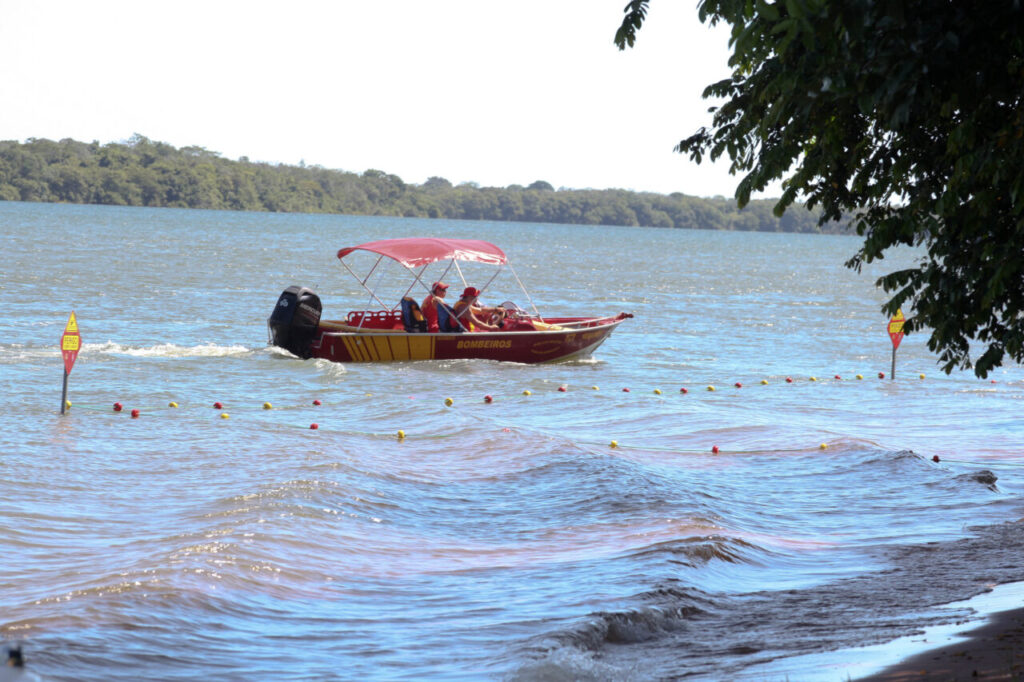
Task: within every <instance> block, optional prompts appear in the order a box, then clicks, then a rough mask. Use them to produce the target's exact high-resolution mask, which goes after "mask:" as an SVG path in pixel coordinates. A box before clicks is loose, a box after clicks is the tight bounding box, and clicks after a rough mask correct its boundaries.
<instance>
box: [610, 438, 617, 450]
mask: <svg viewBox="0 0 1024 682" xmlns="http://www.w3.org/2000/svg"><path fill="white" fill-rule="evenodd" d="M610 445H611V446H612V447H613V448H617V447H619V441H617V440H613V441H612V442H611V443H610Z"/></svg>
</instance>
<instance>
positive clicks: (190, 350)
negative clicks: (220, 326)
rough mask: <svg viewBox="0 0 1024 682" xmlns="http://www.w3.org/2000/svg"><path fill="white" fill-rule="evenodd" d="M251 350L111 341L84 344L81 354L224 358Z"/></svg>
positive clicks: (209, 345)
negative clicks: (131, 344)
mask: <svg viewBox="0 0 1024 682" xmlns="http://www.w3.org/2000/svg"><path fill="white" fill-rule="evenodd" d="M251 352H252V349H251V348H246V347H245V346H219V345H217V344H203V345H199V346H179V345H177V344H174V343H161V344H157V345H155V346H141V347H140V346H126V345H123V344H119V343H114V342H113V341H107V342H106V343H97V344H92V343H86V344H83V345H82V353H83V354H89V353H97V354H101V353H108V354H115V355H132V356H136V357H161V358H191V357H207V358H215V357H225V356H233V355H246V354H248V353H251Z"/></svg>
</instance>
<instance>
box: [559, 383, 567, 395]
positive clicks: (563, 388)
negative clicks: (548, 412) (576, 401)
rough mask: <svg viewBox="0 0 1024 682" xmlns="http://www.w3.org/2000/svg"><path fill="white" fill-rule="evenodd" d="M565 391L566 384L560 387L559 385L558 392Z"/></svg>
mask: <svg viewBox="0 0 1024 682" xmlns="http://www.w3.org/2000/svg"><path fill="white" fill-rule="evenodd" d="M565 391H566V388H565V386H564V385H563V386H559V387H558V392H559V393H565Z"/></svg>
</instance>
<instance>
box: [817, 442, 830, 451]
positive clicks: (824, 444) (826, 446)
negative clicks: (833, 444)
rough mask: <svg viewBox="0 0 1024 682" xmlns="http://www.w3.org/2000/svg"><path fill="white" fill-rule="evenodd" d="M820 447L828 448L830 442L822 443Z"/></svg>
mask: <svg viewBox="0 0 1024 682" xmlns="http://www.w3.org/2000/svg"><path fill="white" fill-rule="evenodd" d="M818 447H819V448H821V449H822V450H828V444H827V443H822V444H821V445H819V446H818Z"/></svg>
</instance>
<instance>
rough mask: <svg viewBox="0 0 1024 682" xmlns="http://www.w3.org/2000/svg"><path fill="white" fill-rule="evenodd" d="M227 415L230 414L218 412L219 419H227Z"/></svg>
mask: <svg viewBox="0 0 1024 682" xmlns="http://www.w3.org/2000/svg"><path fill="white" fill-rule="evenodd" d="M228 416H230V415H228V413H227V412H221V413H220V418H221V419H227V418H228Z"/></svg>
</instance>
